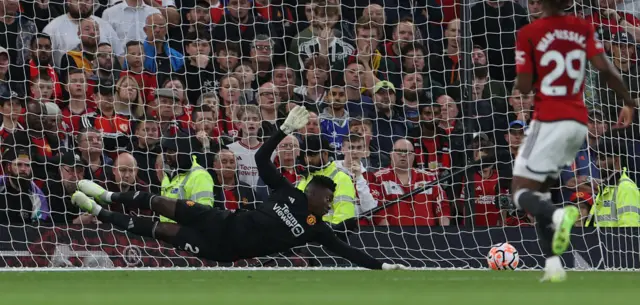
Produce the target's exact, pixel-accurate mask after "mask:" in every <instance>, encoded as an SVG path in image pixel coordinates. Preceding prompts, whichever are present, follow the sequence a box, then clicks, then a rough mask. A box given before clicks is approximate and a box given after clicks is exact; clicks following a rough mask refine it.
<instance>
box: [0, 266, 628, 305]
mask: <svg viewBox="0 0 640 305" xmlns="http://www.w3.org/2000/svg"><path fill="white" fill-rule="evenodd" d="M541 274H542V273H541V272H518V271H516V272H513V271H504V272H492V271H426V270H425V271H422V270H420V271H397V272H383V271H365V270H349V271H346V270H345V271H343V270H335V271H328V270H322V271H318V270H295V271H114V272H108V271H107V272H104V271H96V272H92V271H82V272H3V273H0V282H1V284H0V299H1V300H2V302H1V304H7V305H9V304H29V305H30V304H46V305H62V304H64V305H72V304H82V305H100V304H108V305H143V304H153V305H161V304H171V305H191V304H211V305H213V304H215V305H218V304H220V305H226V304H229V305H241V304H251V305H289V304H291V305H310V304H322V305H329V304H349V305H360V304H362V305H377V304H381V305H382V304H384V305H407V304H421V305H431V304H438V305H440V304H442V305H453V304H464V305H484V304H491V305H528V304H532V305H552V304H562V305H572V304H578V305H589V304H597V305H603V304H621V303H622V304H637V303H638V302H640V301H639V296H640V294H639V293H638V289H639V288H638V285H639V284H640V273H638V272H571V273H570V274H569V279H568V281H566V282H564V283H553V284H552V283H539V282H538V278H539V277H540V276H541Z"/></svg>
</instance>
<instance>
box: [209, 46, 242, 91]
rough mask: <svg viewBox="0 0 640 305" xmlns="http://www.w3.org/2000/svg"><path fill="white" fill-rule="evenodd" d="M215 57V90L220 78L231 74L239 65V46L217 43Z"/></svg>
mask: <svg viewBox="0 0 640 305" xmlns="http://www.w3.org/2000/svg"><path fill="white" fill-rule="evenodd" d="M215 55H216V56H215V58H216V60H215V62H214V71H215V79H216V84H217V85H216V89H217V88H218V86H219V84H220V82H221V81H222V78H223V77H224V76H226V75H228V74H229V73H233V72H234V71H235V69H236V67H238V64H240V46H239V45H238V44H237V43H232V42H220V43H217V44H216V50H215Z"/></svg>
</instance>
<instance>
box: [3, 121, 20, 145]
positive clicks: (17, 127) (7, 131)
mask: <svg viewBox="0 0 640 305" xmlns="http://www.w3.org/2000/svg"><path fill="white" fill-rule="evenodd" d="M16 129H18V130H24V127H22V125H21V124H20V123H16V126H15V128H14V129H12V130H8V129H6V128H4V123H2V125H0V140H1V141H2V142H4V140H5V139H6V138H7V137H8V136H10V135H11V134H12V133H13V132H14V131H15V130H16Z"/></svg>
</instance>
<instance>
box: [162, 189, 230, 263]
mask: <svg viewBox="0 0 640 305" xmlns="http://www.w3.org/2000/svg"><path fill="white" fill-rule="evenodd" d="M232 214H233V213H231V212H229V211H226V210H220V209H218V208H212V207H209V206H205V205H201V204H197V203H194V202H193V201H188V200H178V204H177V205H176V211H175V219H174V220H175V221H176V223H177V224H178V225H180V230H179V231H178V234H177V235H176V236H175V237H174V239H173V240H172V241H171V243H172V244H173V245H174V246H175V247H176V248H178V249H180V250H184V251H188V252H191V253H193V254H195V255H196V256H199V257H203V258H207V259H211V260H216V261H227V260H229V258H228V257H229V255H227V251H228V250H229V249H228V248H227V247H225V246H223V244H224V241H225V240H224V238H225V236H226V231H227V230H226V226H227V218H228V217H229V216H230V215H232Z"/></svg>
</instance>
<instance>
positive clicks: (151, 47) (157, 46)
mask: <svg viewBox="0 0 640 305" xmlns="http://www.w3.org/2000/svg"><path fill="white" fill-rule="evenodd" d="M144 32H145V33H146V34H147V35H146V39H145V40H144V42H143V51H144V55H145V56H144V61H143V67H144V70H145V71H148V72H150V73H155V74H156V77H157V79H158V83H162V82H163V81H164V80H165V79H167V78H168V76H169V75H170V74H171V73H175V72H177V71H179V70H180V69H182V67H183V66H184V56H183V55H182V53H180V52H178V51H176V50H174V49H172V48H171V47H170V46H169V43H168V42H167V20H166V19H165V17H164V16H163V15H161V14H152V15H149V16H147V20H146V23H145V26H144Z"/></svg>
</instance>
